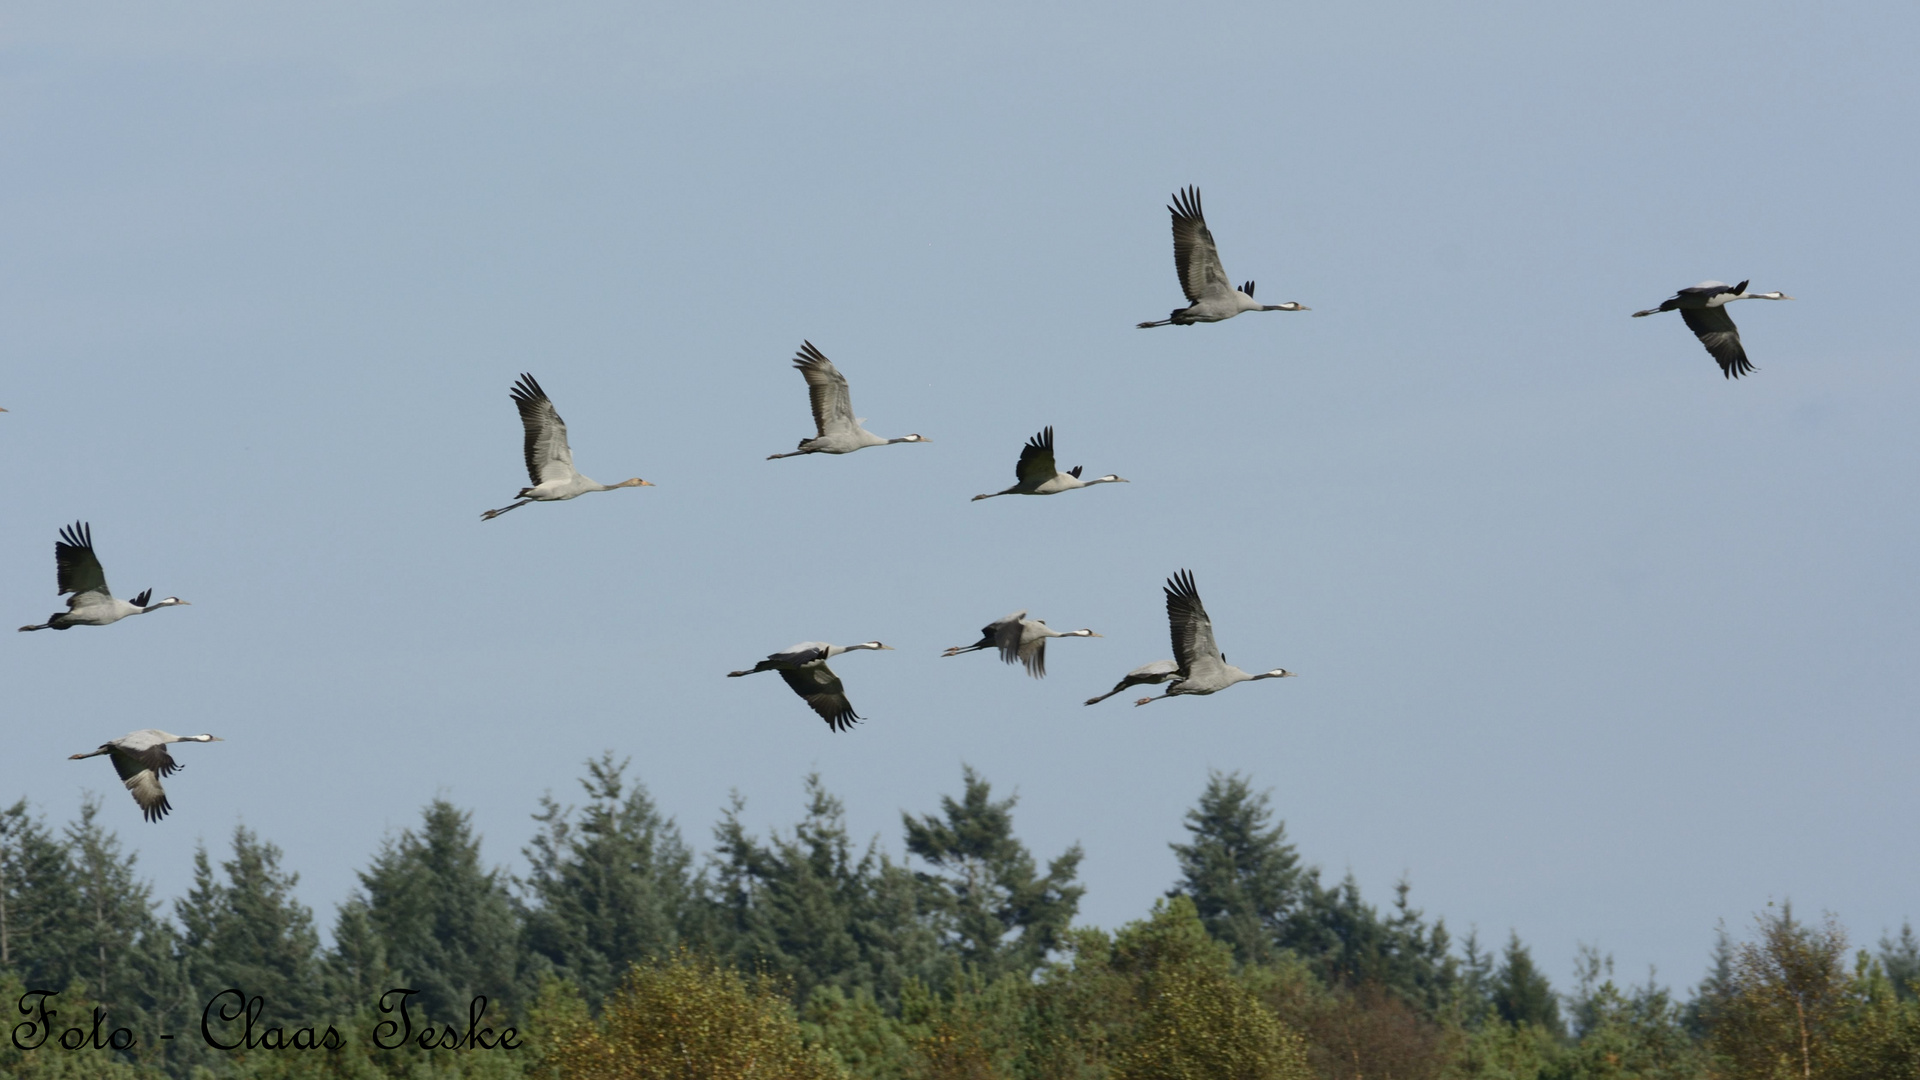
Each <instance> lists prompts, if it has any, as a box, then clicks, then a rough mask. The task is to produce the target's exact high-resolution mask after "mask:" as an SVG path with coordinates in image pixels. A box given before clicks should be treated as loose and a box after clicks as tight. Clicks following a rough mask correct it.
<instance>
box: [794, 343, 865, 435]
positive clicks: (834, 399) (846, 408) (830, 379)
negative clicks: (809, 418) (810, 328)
mask: <svg viewBox="0 0 1920 1080" xmlns="http://www.w3.org/2000/svg"><path fill="white" fill-rule="evenodd" d="M793 366H794V367H795V368H796V369H798V370H799V372H800V376H801V378H804V379H806V380H807V398H808V400H809V401H811V402H812V404H813V426H814V428H815V429H816V430H817V431H818V432H819V434H820V437H821V438H825V437H826V436H827V435H829V434H831V433H833V432H839V431H852V430H853V429H854V427H855V425H856V424H857V423H858V421H856V420H855V419H854V418H853V394H852V392H851V391H849V390H848V389H847V377H846V376H845V375H842V374H840V369H839V368H837V367H834V366H833V361H831V360H829V359H827V357H826V354H825V353H822V352H821V351H820V350H819V349H816V348H814V347H813V342H811V341H802V342H801V343H800V352H799V354H798V355H796V356H795V357H794V358H793Z"/></svg>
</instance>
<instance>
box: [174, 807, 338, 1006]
mask: <svg viewBox="0 0 1920 1080" xmlns="http://www.w3.org/2000/svg"><path fill="white" fill-rule="evenodd" d="M280 855H281V852H280V849H279V848H278V847H275V846H274V845H273V844H271V843H267V842H265V841H263V840H261V839H260V838H259V837H258V836H256V835H254V833H253V832H252V831H251V830H249V829H248V828H247V827H246V826H244V825H240V826H236V827H235V828H234V830H233V857H232V858H230V859H228V860H226V861H225V862H223V863H221V864H220V876H217V875H216V874H215V873H214V870H213V867H212V864H211V860H210V859H209V858H208V857H207V849H206V848H205V847H202V848H200V849H199V850H198V851H196V852H195V853H194V859H193V888H192V889H191V890H189V891H188V893H187V895H186V898H185V899H182V900H176V901H175V902H174V917H175V918H176V919H178V920H179V922H180V927H181V935H180V958H181V962H182V964H183V965H184V967H185V976H186V979H187V980H188V982H189V983H190V984H191V985H192V986H193V988H194V991H195V996H196V998H198V999H199V1000H201V1001H203V1002H204V1001H207V1000H209V999H211V998H212V997H213V996H214V995H215V994H218V993H220V992H221V991H223V990H227V989H235V990H239V991H241V992H242V993H243V994H244V995H246V996H248V997H252V996H255V995H258V996H259V997H260V999H261V1000H262V1002H263V1003H264V1004H265V1006H266V1008H265V1011H264V1013H263V1015H264V1016H265V1017H267V1018H269V1020H270V1021H272V1022H277V1023H280V1024H283V1025H296V1024H306V1023H312V1022H313V1021H315V1020H318V1019H319V1018H320V1017H322V1016H323V1015H325V1014H326V1012H327V1007H328V1004H329V1002H328V1000H327V994H326V992H325V988H324V987H323V986H322V980H321V978H320V975H321V967H320V963H319V953H320V936H319V934H317V933H316V932H315V931H314V927H313V912H312V911H311V910H309V909H308V908H307V907H306V906H305V905H303V904H301V903H300V902H299V901H298V900H297V899H295V898H294V893H293V890H294V886H296V885H297V884H299V881H300V875H298V874H291V873H287V872H285V871H283V870H281V869H280ZM223 878H224V879H223Z"/></svg>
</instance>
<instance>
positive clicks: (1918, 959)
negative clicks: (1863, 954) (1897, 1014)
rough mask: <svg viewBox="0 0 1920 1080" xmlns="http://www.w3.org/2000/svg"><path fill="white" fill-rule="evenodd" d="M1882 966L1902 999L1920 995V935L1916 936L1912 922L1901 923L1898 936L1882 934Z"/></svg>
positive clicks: (1905, 999)
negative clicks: (1892, 936)
mask: <svg viewBox="0 0 1920 1080" xmlns="http://www.w3.org/2000/svg"><path fill="white" fill-rule="evenodd" d="M1880 966H1881V967H1883V968H1885V969H1886V972H1887V979H1888V981H1890V982H1892V983H1893V991H1894V993H1896V994H1898V995H1899V996H1900V998H1901V1000H1903V1001H1912V1000H1913V999H1914V998H1916V997H1920V936H1915V934H1914V932H1913V924H1912V923H1910V922H1903V923H1901V924H1900V936H1899V937H1898V938H1890V937H1888V936H1886V935H1885V934H1882V935H1881V936H1880Z"/></svg>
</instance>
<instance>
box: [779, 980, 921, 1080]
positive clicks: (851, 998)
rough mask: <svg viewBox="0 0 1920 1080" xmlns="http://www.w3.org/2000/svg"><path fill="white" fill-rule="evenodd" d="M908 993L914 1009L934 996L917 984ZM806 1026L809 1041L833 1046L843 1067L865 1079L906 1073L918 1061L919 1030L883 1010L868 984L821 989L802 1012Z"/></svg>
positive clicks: (907, 998)
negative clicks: (915, 1047) (849, 989)
mask: <svg viewBox="0 0 1920 1080" xmlns="http://www.w3.org/2000/svg"><path fill="white" fill-rule="evenodd" d="M904 996H905V998H906V1001H907V1005H908V1010H909V1011H911V1009H912V1008H913V1007H914V1006H915V1005H916V1004H917V1003H919V1002H923V1001H925V1000H926V999H927V997H928V995H927V993H926V990H925V988H924V987H922V986H921V985H920V984H919V983H917V982H909V983H908V984H907V986H906V988H905V995H904ZM800 1028H801V1032H802V1033H803V1035H804V1036H805V1038H806V1040H807V1041H808V1042H810V1043H814V1044H817V1045H821V1046H826V1047H829V1048H831V1049H832V1051H833V1052H834V1054H835V1055H837V1056H838V1057H839V1059H840V1064H841V1066H842V1067H843V1068H845V1069H846V1071H847V1072H848V1073H849V1074H851V1075H852V1076H856V1077H859V1078H861V1080H868V1078H876V1080H877V1078H880V1077H897V1076H904V1075H906V1072H907V1070H908V1069H909V1068H911V1067H912V1063H913V1061H914V1050H913V1046H912V1040H913V1039H914V1038H915V1037H916V1032H914V1031H913V1030H912V1028H911V1026H910V1025H908V1024H906V1023H905V1022H903V1021H902V1020H901V1019H900V1017H899V1016H898V1015H897V1014H893V1013H889V1012H887V1011H886V1010H885V1009H883V1008H881V1007H880V1003H879V1002H878V1001H876V1000H875V999H874V996H873V994H872V993H870V992H868V991H867V990H866V989H865V988H862V989H859V990H856V991H855V992H854V993H852V994H851V995H849V994H847V993H845V992H843V991H842V990H841V989H840V988H839V987H837V986H823V987H821V988H819V989H818V990H815V991H814V992H813V994H812V995H811V996H810V997H808V999H807V1005H806V1008H805V1009H804V1010H802V1013H801V1024H800Z"/></svg>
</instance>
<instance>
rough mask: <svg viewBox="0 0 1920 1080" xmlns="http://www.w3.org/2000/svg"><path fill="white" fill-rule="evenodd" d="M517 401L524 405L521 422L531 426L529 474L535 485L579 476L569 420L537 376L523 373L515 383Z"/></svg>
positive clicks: (514, 400) (514, 401)
mask: <svg viewBox="0 0 1920 1080" xmlns="http://www.w3.org/2000/svg"><path fill="white" fill-rule="evenodd" d="M513 403H514V405H515V406H517V407H518V408H519V409H520V425H521V426H522V427H524V428H526V429H527V447H526V449H527V475H528V476H529V477H531V478H532V479H533V483H534V486H536V487H537V486H539V485H541V484H544V483H546V482H547V481H549V480H566V479H570V478H572V477H573V476H575V475H576V474H575V473H574V471H573V450H572V449H571V448H569V447H568V446H567V422H566V421H565V420H562V419H560V413H559V412H558V411H556V410H555V409H554V407H553V401H552V399H550V398H548V397H547V392H546V391H545V390H542V389H540V384H539V383H538V382H535V381H534V378H533V376H531V375H526V374H522V375H521V376H520V381H519V382H517V383H514V384H513Z"/></svg>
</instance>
